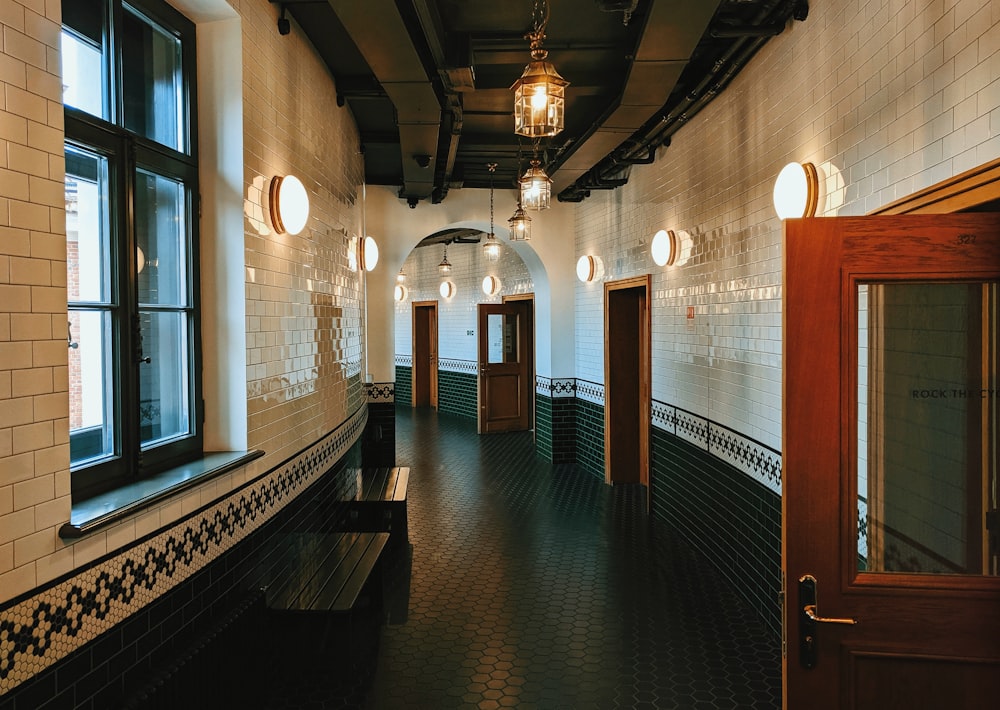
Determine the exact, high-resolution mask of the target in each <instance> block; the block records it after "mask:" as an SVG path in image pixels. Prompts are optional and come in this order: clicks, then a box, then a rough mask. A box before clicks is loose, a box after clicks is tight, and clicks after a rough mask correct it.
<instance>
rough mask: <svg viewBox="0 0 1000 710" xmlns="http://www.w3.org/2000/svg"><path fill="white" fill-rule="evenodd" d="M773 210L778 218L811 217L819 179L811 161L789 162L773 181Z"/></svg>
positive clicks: (817, 196)
mask: <svg viewBox="0 0 1000 710" xmlns="http://www.w3.org/2000/svg"><path fill="white" fill-rule="evenodd" d="M772 198H773V200H774V211H775V212H776V213H777V215H778V218H779V219H789V218H798V217H813V216H815V214H816V206H817V202H818V199H819V181H818V177H817V175H816V168H815V167H814V166H813V164H812V163H789V164H788V165H786V166H785V167H783V168H782V169H781V172H780V173H778V177H777V179H775V181H774V192H773V194H772Z"/></svg>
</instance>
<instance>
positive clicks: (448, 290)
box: [438, 281, 455, 298]
mask: <svg viewBox="0 0 1000 710" xmlns="http://www.w3.org/2000/svg"><path fill="white" fill-rule="evenodd" d="M438 293H440V294H441V298H451V297H452V296H454V295H455V284H453V283H452V282H451V281H442V282H441V285H440V286H438Z"/></svg>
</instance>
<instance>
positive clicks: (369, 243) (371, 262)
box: [359, 237, 378, 271]
mask: <svg viewBox="0 0 1000 710" xmlns="http://www.w3.org/2000/svg"><path fill="white" fill-rule="evenodd" d="M359 243H360V245H361V255H360V256H361V258H360V262H361V268H362V269H364V270H365V271H371V270H373V269H374V268H375V266H376V265H377V264H378V244H377V243H376V241H375V238H374V237H365V238H364V239H361V240H359Z"/></svg>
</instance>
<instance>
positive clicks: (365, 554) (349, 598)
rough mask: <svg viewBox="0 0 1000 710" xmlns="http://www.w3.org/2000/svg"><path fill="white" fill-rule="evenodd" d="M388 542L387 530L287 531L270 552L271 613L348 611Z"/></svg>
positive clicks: (269, 592)
mask: <svg viewBox="0 0 1000 710" xmlns="http://www.w3.org/2000/svg"><path fill="white" fill-rule="evenodd" d="M388 541H389V534H388V533H387V532H334V533H311V532H303V533H288V534H285V535H283V536H281V538H280V539H279V540H277V541H276V543H275V546H274V548H273V549H272V550H271V555H273V560H274V565H273V566H272V568H271V574H270V578H271V580H270V582H269V583H268V585H267V588H266V599H267V606H268V608H270V609H276V610H289V611H332V612H347V611H350V610H352V609H353V608H354V607H355V605H356V604H357V601H358V598H359V597H360V596H361V590H362V589H363V588H364V587H365V584H366V583H367V582H368V579H369V578H370V577H372V576H373V573H374V572H375V571H376V569H377V566H378V561H379V557H380V556H381V554H382V550H383V549H384V548H385V546H386V543H387V542H388Z"/></svg>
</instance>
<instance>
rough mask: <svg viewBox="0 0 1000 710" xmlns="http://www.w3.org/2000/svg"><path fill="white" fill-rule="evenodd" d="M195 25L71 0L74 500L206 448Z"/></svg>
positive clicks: (143, 8)
mask: <svg viewBox="0 0 1000 710" xmlns="http://www.w3.org/2000/svg"><path fill="white" fill-rule="evenodd" d="M194 37H195V35H194V25H193V24H191V23H190V22H189V21H188V20H186V19H185V18H184V17H183V16H181V15H180V14H179V13H178V12H177V11H176V10H174V9H173V8H171V7H170V6H168V5H167V4H166V3H163V2H161V1H160V0H137V1H136V2H129V3H126V2H122V1H121V0H67V1H66V2H64V4H63V33H62V55H63V68H64V77H63V84H64V93H63V102H64V105H65V113H66V149H65V150H66V242H67V286H68V300H69V324H68V333H67V336H68V346H69V348H70V356H69V389H70V425H69V428H70V459H71V471H72V481H73V496H74V499H75V500H77V499H82V498H86V497H89V496H91V495H95V494H97V493H100V492H102V491H105V490H108V489H111V488H114V487H117V486H120V485H122V484H124V483H128V482H131V481H134V480H135V479H137V478H142V477H145V476H148V475H151V474H154V473H157V472H159V471H162V470H164V469H166V468H169V467H172V466H176V465H179V464H180V463H183V462H185V461H188V460H191V459H193V458H196V457H198V456H200V455H201V448H202V433H201V407H202V404H201V383H200V379H199V375H198V373H199V371H200V367H199V349H200V348H199V338H200V335H199V332H200V331H199V311H198V273H197V258H196V257H197V254H198V242H197V219H196V205H197V196H198V183H197V174H198V165H197V152H196V145H195V140H194V137H195V135H196V131H195V110H194V108H195V107H194V102H193V97H194V96H195V87H194V66H195V65H194V47H195V44H194Z"/></svg>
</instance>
